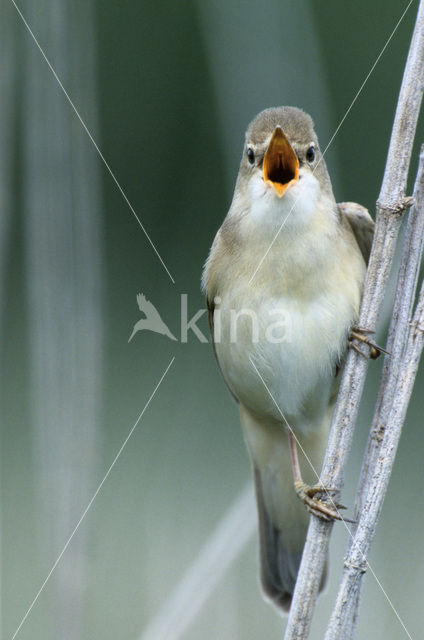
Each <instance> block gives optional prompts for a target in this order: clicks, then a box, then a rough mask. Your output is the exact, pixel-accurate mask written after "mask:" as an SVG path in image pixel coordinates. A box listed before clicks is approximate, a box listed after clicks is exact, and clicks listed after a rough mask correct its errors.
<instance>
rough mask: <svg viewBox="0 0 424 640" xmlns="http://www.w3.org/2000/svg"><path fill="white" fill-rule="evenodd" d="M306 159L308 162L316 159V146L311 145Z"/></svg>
mask: <svg viewBox="0 0 424 640" xmlns="http://www.w3.org/2000/svg"><path fill="white" fill-rule="evenodd" d="M306 159H307V161H308V162H313V161H314V160H315V147H314V146H312V147H309V149H308V150H307V152H306Z"/></svg>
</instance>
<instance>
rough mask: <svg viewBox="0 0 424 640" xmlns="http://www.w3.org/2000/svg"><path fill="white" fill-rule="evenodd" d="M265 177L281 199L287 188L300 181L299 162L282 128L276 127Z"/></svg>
mask: <svg viewBox="0 0 424 640" xmlns="http://www.w3.org/2000/svg"><path fill="white" fill-rule="evenodd" d="M262 171H263V177H264V180H265V182H269V183H270V184H272V186H273V187H274V189H275V192H276V194H277V196H278V197H279V198H281V196H282V195H283V194H284V192H285V191H286V189H287V187H289V186H290V185H291V184H292V183H294V182H296V181H297V180H298V179H299V160H298V157H297V155H296V154H295V152H294V151H293V147H292V146H291V144H290V142H289V141H288V140H287V138H286V136H285V135H284V132H283V130H282V128H281V127H275V130H274V133H273V134H272V138H271V141H270V143H269V145H268V149H267V150H266V153H265V157H264V164H263V170H262Z"/></svg>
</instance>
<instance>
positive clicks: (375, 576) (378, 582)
mask: <svg viewBox="0 0 424 640" xmlns="http://www.w3.org/2000/svg"><path fill="white" fill-rule="evenodd" d="M249 360H250V364H251V365H252V367H253V368H254V369H255V371H256V373H257V374H258V376H259V378H260V380H261V381H262V384H263V385H264V387H265V389H266V391H267V393H268V395H269V397H270V398H271V400H272V402H273V403H274V405H275V406H276V408H277V411H278V412H279V414H280V415H281V417H282V418H283V420H284V422H285V424H286V426H287V428H288V429H289V431H290V433H291V434H292V436H293V437H294V439H295V440H296V444H297V446H298V447H299V449H300V450H301V451H302V453H303V455H304V456H305V458H306V461H307V462H308V464H309V466H310V467H311V469H312V471H313V472H314V473H315V475H316V477H317V480H318V481H319V474H318V472H317V471H316V469H315V467H314V465H313V464H312V462H311V460H310V458H309V457H308V455H307V453H306V452H305V450H304V448H303V447H302V445H301V444H300V442H299V440H298V438H297V436H296V434H295V432H294V431H293V429H292V428H291V426H290V425H289V423H288V422H287V419H286V417H285V415H284V413H283V412H282V410H281V408H280V406H279V405H278V403H277V401H276V400H275V398H274V396H273V395H272V393H271V391H270V389H269V387H268V385H267V384H266V382H265V380H264V379H263V377H262V376H261V374H260V372H259V370H258V368H257V366H256V365H255V363H254V361H253V359H252V357H251V356H249ZM323 493H325V494H326V496H327V498H328V499H329V501H330V502H331V505H332V507H333V509H334V510H335V511H336V512H337V514H338V515H339V516H340V518H341V522H343V525H344V526H345V528H346V531H347V532H348V534H349V536H350V537H351V539H352V540H353V535H352V533H351V531H350V529H349V526H348V524H347V522H346V521H345V519H344V518H343V515H342V514H341V513H340V511H339V509H338V508H337V506H336V504H335V502H334V500H333V498H332V497H331V495H330V494H329V493H328V491H327V490H326V488H325V487H323ZM315 517H318V516H315ZM360 553H361V554H362V559H363V561H364V563H365V564H366V565H367V568H368V569H369V570H370V572H371V573H372V575H373V577H374V578H375V581H376V582H377V584H378V586H379V587H380V589H381V591H382V593H383V595H384V597H385V598H386V600H387V602H388V603H389V605H390V607H391V608H392V610H393V613H394V614H395V616H396V618H397V619H398V621H399V623H400V625H401V626H402V628H403V630H404V631H405V633H406V635H407V636H408V638H409V640H412V637H411V635H410V633H409V631H408V629H407V628H406V626H405V623H404V622H403V620H402V618H401V617H400V615H399V613H398V612H397V610H396V608H395V606H394V604H393V602H392V601H391V600H390V598H389V595H388V594H387V592H386V591H385V589H384V587H383V585H382V584H381V582H380V580H379V579H378V577H377V575H376V573H375V571H374V569H373V568H372V567H371V565H370V563H369V562H368V560H367V558H366V557H365V555H364V554H363V553H362V551H360Z"/></svg>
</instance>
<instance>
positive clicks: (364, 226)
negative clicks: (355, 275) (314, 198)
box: [337, 202, 374, 264]
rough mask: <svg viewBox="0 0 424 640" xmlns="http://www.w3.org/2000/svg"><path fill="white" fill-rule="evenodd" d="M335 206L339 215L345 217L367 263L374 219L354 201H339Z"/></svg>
mask: <svg viewBox="0 0 424 640" xmlns="http://www.w3.org/2000/svg"><path fill="white" fill-rule="evenodd" d="M337 206H338V208H339V211H340V213H341V215H342V216H343V217H344V218H345V219H347V221H348V223H349V225H350V227H351V229H352V231H353V234H354V236H355V238H356V242H357V243H358V246H359V248H360V250H361V253H362V256H363V258H364V260H365V262H366V264H368V260H369V257H370V252H371V245H372V239H373V237H374V220H373V219H372V218H371V216H370V214H369V213H368V209H366V208H365V207H362V206H361V205H360V204H356V202H339V203H338V205H337Z"/></svg>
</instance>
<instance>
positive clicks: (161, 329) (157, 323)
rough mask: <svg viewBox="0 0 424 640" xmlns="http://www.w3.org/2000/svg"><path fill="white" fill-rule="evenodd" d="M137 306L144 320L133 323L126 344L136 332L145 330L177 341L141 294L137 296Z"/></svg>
mask: <svg viewBox="0 0 424 640" xmlns="http://www.w3.org/2000/svg"><path fill="white" fill-rule="evenodd" d="M137 304H138V308H139V309H140V311H141V312H142V313H144V315H145V318H141V320H139V321H138V322H136V323H135V325H134V328H133V330H132V333H131V335H130V337H129V338H128V342H131V340H132V339H133V337H134V336H135V334H136V333H137V331H144V330H146V329H147V330H148V331H154V332H155V333H160V334H161V335H163V336H167V337H168V338H170V339H171V340H177V338H176V337H175V336H174V334H173V333H172V332H171V331H170V329H169V327H168V326H167V325H166V324H165V323H164V321H163V320H162V318H161V317H160V314H159V311H158V310H157V309H156V307H155V306H154V304H152V303H151V302H150V300H147V298H146V296H145V295H143V294H142V293H138V294H137Z"/></svg>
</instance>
